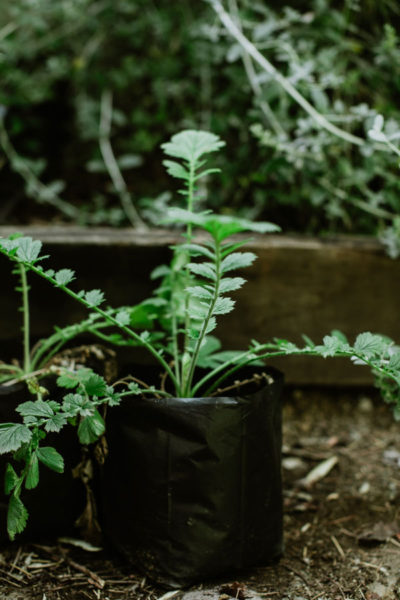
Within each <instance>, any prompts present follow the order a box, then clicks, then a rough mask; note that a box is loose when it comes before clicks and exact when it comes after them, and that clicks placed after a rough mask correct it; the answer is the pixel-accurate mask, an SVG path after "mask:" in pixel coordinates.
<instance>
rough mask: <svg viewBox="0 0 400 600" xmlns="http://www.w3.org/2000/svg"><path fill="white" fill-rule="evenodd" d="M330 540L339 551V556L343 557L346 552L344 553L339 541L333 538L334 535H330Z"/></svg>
mask: <svg viewBox="0 0 400 600" xmlns="http://www.w3.org/2000/svg"><path fill="white" fill-rule="evenodd" d="M331 540H332V543H333V545H334V546H335V548H336V550H337V551H338V552H339V554H340V556H341V557H342V558H345V557H346V554H345V552H344V550H343V548H342V546H341V545H340V544H339V542H338V541H337V539H336V538H335V536H334V535H331Z"/></svg>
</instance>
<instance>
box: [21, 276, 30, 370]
mask: <svg viewBox="0 0 400 600" xmlns="http://www.w3.org/2000/svg"><path fill="white" fill-rule="evenodd" d="M18 267H19V275H20V279H21V293H22V314H23V323H24V324H23V326H22V332H23V348H24V373H25V374H28V373H29V372H30V371H31V350H30V322H29V317H30V315H29V287H28V280H27V276H26V269H25V267H24V266H23V265H21V264H20V265H18Z"/></svg>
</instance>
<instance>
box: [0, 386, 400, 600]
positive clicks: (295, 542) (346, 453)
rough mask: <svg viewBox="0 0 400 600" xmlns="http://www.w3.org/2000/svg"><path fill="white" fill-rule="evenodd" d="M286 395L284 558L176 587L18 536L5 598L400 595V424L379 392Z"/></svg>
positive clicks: (361, 598) (2, 580)
mask: <svg viewBox="0 0 400 600" xmlns="http://www.w3.org/2000/svg"><path fill="white" fill-rule="evenodd" d="M285 396H286V398H285V400H286V401H285V408H284V447H283V474H284V496H285V517H284V518H285V543H286V551H285V554H284V556H283V557H282V559H281V560H280V561H279V563H277V564H274V565H270V566H267V567H263V568H259V569H255V570H253V571H250V572H247V573H241V574H239V575H238V574H232V578H231V579H225V580H224V581H218V582H204V583H203V584H202V585H198V586H195V587H193V588H191V589H190V590H183V591H176V592H174V591H170V592H166V591H165V590H161V589H159V588H156V587H154V586H152V585H151V583H150V582H149V581H147V580H146V579H144V578H143V577H141V576H139V575H138V574H137V573H135V572H134V571H133V570H132V568H131V567H130V566H129V565H126V564H124V563H123V562H121V560H120V559H118V558H116V557H113V556H110V555H108V554H106V553H105V552H104V551H100V552H87V551H84V550H82V549H80V548H77V547H75V546H73V545H71V544H70V543H60V542H58V541H57V540H48V541H44V542H43V543H41V544H36V545H35V544H26V545H22V546H21V545H19V544H18V543H14V544H12V545H9V546H7V547H3V548H2V549H1V554H0V598H1V599H3V598H4V599H8V600H86V599H92V600H95V599H98V600H107V599H108V600H128V599H137V600H156V599H159V598H162V597H163V600H168V599H171V598H174V599H175V600H230V599H231V598H239V599H240V600H245V599H249V600H251V599H253V600H255V599H257V600H260V599H261V598H262V599H264V600H266V599H270V600H303V599H306V600H317V599H320V600H399V599H400V436H399V431H400V426H399V424H398V423H395V422H394V421H393V418H392V415H391V413H390V411H389V410H388V408H387V407H386V406H385V405H383V403H382V402H381V401H380V400H379V399H378V398H377V397H376V394H375V393H374V392H373V390H350V391H349V390H345V391H344V390H332V389H329V390H324V389H318V390H315V389H310V390H306V389H302V390H290V389H288V390H286V392H285ZM315 467H318V470H317V471H315V470H314V469H315ZM313 470H314V471H313Z"/></svg>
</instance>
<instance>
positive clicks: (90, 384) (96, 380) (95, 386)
mask: <svg viewBox="0 0 400 600" xmlns="http://www.w3.org/2000/svg"><path fill="white" fill-rule="evenodd" d="M82 383H83V387H84V388H85V391H86V393H87V394H88V396H103V395H104V394H106V393H107V383H106V382H105V381H104V379H103V378H102V377H100V375H97V374H96V373H92V374H91V375H90V376H89V377H88V378H87V379H85V380H84V381H83V382H82Z"/></svg>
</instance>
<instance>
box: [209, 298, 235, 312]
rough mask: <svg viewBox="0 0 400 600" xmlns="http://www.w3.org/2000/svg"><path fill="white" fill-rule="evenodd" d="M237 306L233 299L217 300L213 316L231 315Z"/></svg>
mask: <svg viewBox="0 0 400 600" xmlns="http://www.w3.org/2000/svg"><path fill="white" fill-rule="evenodd" d="M234 306H235V301H234V300H232V299H231V298H222V297H221V298H217V301H216V302H215V305H214V308H213V312H212V314H213V315H226V314H228V313H230V312H231V311H232V310H233V308H234Z"/></svg>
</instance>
